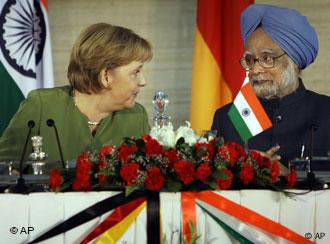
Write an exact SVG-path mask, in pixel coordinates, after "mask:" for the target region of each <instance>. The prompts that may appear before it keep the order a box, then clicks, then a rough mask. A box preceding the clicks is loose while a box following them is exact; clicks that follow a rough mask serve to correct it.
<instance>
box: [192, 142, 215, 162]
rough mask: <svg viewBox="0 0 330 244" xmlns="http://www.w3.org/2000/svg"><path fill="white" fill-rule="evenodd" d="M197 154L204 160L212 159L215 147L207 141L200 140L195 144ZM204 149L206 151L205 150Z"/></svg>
mask: <svg viewBox="0 0 330 244" xmlns="http://www.w3.org/2000/svg"><path fill="white" fill-rule="evenodd" d="M195 149H196V152H197V156H199V157H200V158H201V159H202V160H204V161H210V160H211V159H212V157H213V154H214V148H213V146H212V145H211V144H209V143H207V142H198V143H196V144H195ZM203 150H204V151H203Z"/></svg>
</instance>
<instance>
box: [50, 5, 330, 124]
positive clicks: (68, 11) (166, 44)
mask: <svg viewBox="0 0 330 244" xmlns="http://www.w3.org/2000/svg"><path fill="white" fill-rule="evenodd" d="M204 1H207V0H204ZM219 1H230V0H219ZM255 2H258V3H269V4H274V5H278V6H287V7H291V8H295V9H297V10H299V11H301V12H302V13H303V14H304V15H306V16H307V17H308V19H309V20H310V22H311V23H312V25H313V26H314V27H315V29H316V31H317V33H318V35H319V44H320V51H319V55H318V58H317V60H316V62H315V63H313V64H312V65H311V66H309V67H308V68H307V69H306V70H305V71H303V79H304V82H305V85H306V86H307V87H308V88H309V89H312V90H315V91H317V92H320V93H323V94H328V95H330V86H329V82H330V77H329V75H328V71H329V69H330V66H329V64H328V60H329V48H330V27H329V23H330V14H329V11H330V0H314V1H310V0H291V1H287V0H276V1H275V0H269V1H255ZM48 8H49V9H48V10H49V13H48V17H49V22H50V30H51V39H52V49H53V59H54V70H55V83H56V86H61V85H66V84H68V82H67V78H66V71H67V65H68V60H69V55H70V50H71V47H72V45H73V42H74V40H75V39H76V37H77V36H78V34H79V33H80V31H81V30H82V29H83V28H84V27H86V26H88V25H90V24H93V23H97V22H108V23H111V24H114V25H121V26H124V27H127V28H130V29H133V30H134V31H135V32H136V33H138V34H140V35H141V36H143V37H145V38H146V39H148V40H149V41H150V42H151V43H152V45H153V48H154V58H153V60H152V61H151V62H150V63H148V64H147V65H146V66H145V75H146V78H147V80H148V85H147V87H146V88H144V89H143V91H142V92H141V93H140V95H139V98H138V101H139V102H140V103H142V104H143V105H144V106H145V107H146V109H147V111H148V113H149V115H150V122H151V123H152V121H151V117H152V115H153V114H154V111H153V108H152V104H151V101H152V97H153V94H154V93H155V91H157V90H163V91H165V92H166V93H167V94H168V95H169V98H170V104H169V109H168V113H169V114H170V115H171V117H172V121H173V123H174V125H175V127H177V126H179V125H182V124H184V122H185V121H186V120H189V109H190V89H191V85H190V82H191V67H192V55H193V47H194V35H195V18H196V1H195V0H98V1H90V0H48Z"/></svg>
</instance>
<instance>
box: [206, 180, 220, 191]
mask: <svg viewBox="0 0 330 244" xmlns="http://www.w3.org/2000/svg"><path fill="white" fill-rule="evenodd" d="M206 184H207V185H209V186H210V187H211V188H212V189H214V190H217V189H219V187H218V185H217V183H215V182H207V183H206Z"/></svg>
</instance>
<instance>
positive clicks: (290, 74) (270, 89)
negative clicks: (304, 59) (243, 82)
mask: <svg viewBox="0 0 330 244" xmlns="http://www.w3.org/2000/svg"><path fill="white" fill-rule="evenodd" d="M263 79H264V78H263V77H262V76H260V75H256V76H254V77H253V78H252V82H251V83H252V86H253V89H254V91H255V93H256V94H257V96H258V97H262V98H266V99H274V98H282V97H284V96H286V95H288V94H290V93H292V92H293V91H295V90H296V88H297V87H298V84H297V82H298V72H297V71H296V69H295V64H294V63H293V62H292V61H291V60H289V63H288V66H287V68H286V69H285V70H284V72H283V73H282V76H281V80H282V82H276V81H274V80H272V81H270V82H266V83H262V84H259V83H257V82H253V80H263ZM265 80H267V79H265Z"/></svg>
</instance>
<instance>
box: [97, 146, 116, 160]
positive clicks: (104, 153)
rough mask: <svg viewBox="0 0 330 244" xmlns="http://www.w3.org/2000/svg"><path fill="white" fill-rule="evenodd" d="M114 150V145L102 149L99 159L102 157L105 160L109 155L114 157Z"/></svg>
mask: <svg viewBox="0 0 330 244" xmlns="http://www.w3.org/2000/svg"><path fill="white" fill-rule="evenodd" d="M114 149H115V147H114V146H112V145H107V146H103V147H102V148H101V151H100V154H99V157H100V158H103V157H105V156H107V155H112V154H113V152H114Z"/></svg>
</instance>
